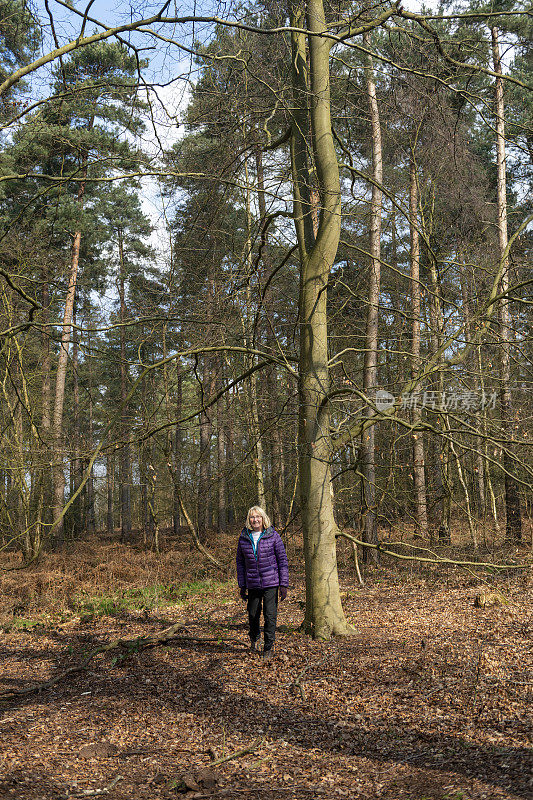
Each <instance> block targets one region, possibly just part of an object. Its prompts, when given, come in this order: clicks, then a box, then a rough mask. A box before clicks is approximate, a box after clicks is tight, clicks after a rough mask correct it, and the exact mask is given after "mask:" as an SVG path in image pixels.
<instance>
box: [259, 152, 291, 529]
mask: <svg viewBox="0 0 533 800" xmlns="http://www.w3.org/2000/svg"><path fill="white" fill-rule="evenodd" d="M255 166H256V173H257V199H258V205H259V219H260V225H261V230H262V231H263V233H262V236H261V253H262V261H263V282H264V284H265V286H267V284H268V288H265V290H264V293H263V299H262V304H263V309H262V310H263V314H264V315H265V316H266V317H267V322H266V325H265V339H266V344H267V347H268V348H269V350H270V351H272V352H273V351H274V350H275V347H276V335H275V331H274V323H273V320H272V315H271V314H270V311H271V307H272V305H273V302H272V301H273V299H274V298H273V291H272V284H271V283H270V282H269V280H270V277H271V275H272V263H271V259H270V253H269V249H268V233H267V231H266V230H263V229H264V225H265V221H266V218H267V208H266V200H265V176H264V168H263V151H262V149H261V147H260V146H259V145H258V146H257V147H256V150H255ZM266 383H267V387H268V404H269V406H270V412H271V415H272V417H275V416H276V415H277V405H278V404H277V399H278V381H277V376H276V369H275V368H269V369H268V370H267V377H266ZM270 445H271V455H272V458H271V496H272V519H273V520H274V522H275V524H276V525H278V526H280V525H281V520H282V518H283V486H284V482H285V481H284V463H283V445H282V439H281V431H280V425H279V424H278V421H276V422H274V424H273V427H272V429H271V434H270Z"/></svg>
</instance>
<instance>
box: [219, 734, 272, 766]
mask: <svg viewBox="0 0 533 800" xmlns="http://www.w3.org/2000/svg"><path fill="white" fill-rule="evenodd" d="M264 741H265V737H264V736H263V737H262V738H261V739H256V740H255V742H253V743H252V744H251V745H249V746H248V747H244V748H243V749H242V750H235V751H234V752H233V753H229V755H227V756H222V758H217V759H215V761H210V762H209V764H207V765H206V767H218V765H219V764H223V763H224V762H225V761H231V760H232V759H234V758H240V757H241V756H245V755H246V754H247V753H253V752H254V751H255V750H257V748H258V747H260V746H261V745H262V744H263V742H264Z"/></svg>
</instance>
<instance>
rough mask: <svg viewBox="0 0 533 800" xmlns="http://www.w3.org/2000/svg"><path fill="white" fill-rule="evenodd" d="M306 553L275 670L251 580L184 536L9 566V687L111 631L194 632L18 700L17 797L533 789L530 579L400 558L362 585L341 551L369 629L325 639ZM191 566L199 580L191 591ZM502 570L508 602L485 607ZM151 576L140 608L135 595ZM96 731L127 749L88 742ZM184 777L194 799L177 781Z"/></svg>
mask: <svg viewBox="0 0 533 800" xmlns="http://www.w3.org/2000/svg"><path fill="white" fill-rule="evenodd" d="M229 541H230V540H229V539H228V540H227V543H228V547H229ZM223 545H224V543H221V545H220V548H221V547H222V546H223ZM220 548H219V552H222V550H221V549H220ZM463 555H464V553H463ZM522 556H523V558H524V559H526V560H527V557H528V553H527V551H526V550H524V551H523V552H522V554H518V556H517V554H516V552H515V553H514V554H513V557H514V558H516V557H522ZM289 557H290V561H291V566H292V572H291V575H292V579H293V580H292V585H291V589H290V593H289V597H288V599H287V601H286V602H285V603H282V604H280V612H279V618H278V625H279V626H280V630H279V633H278V638H277V643H276V652H277V655H276V657H275V659H273V660H272V661H271V662H269V663H267V664H263V663H262V661H261V660H260V658H259V657H258V656H255V655H253V654H251V653H250V651H249V647H248V640H247V635H246V626H245V606H244V603H242V602H241V601H240V600H238V599H237V598H238V595H237V592H236V590H235V581H234V579H233V578H230V577H229V576H228V579H226V578H224V579H223V580H222V581H220V582H219V581H217V579H216V576H215V575H214V574H212V575H211V579H210V578H209V576H208V575H206V573H204V574H203V576H202V569H203V567H202V566H201V562H200V561H199V560H198V559H199V557H197V556H196V554H191V553H190V548H189V545H188V544H187V543H185V542H184V543H182V544H181V545H175V546H173V548H172V549H170V550H169V551H168V552H166V553H164V554H163V555H162V556H161V558H157V557H156V556H155V555H153V554H152V553H143V552H141V551H140V550H139V549H138V548H137V549H136V548H131V547H126V546H123V545H118V544H116V543H112V542H110V541H107V542H106V541H104V540H98V539H97V538H96V537H95V538H94V540H91V542H90V543H85V544H83V545H81V544H80V545H77V546H76V548H74V550H72V551H71V552H68V551H67V552H65V553H63V554H61V555H55V556H47V557H46V559H45V563H44V564H43V565H42V566H41V565H40V566H38V567H35V568H33V571H29V572H28V571H25V572H7V573H4V574H3V576H2V577H1V578H0V591H1V593H2V595H1V598H2V599H1V601H0V603H1V606H2V609H3V610H2V614H1V615H0V623H2V624H3V626H4V628H3V630H4V632H3V633H2V640H1V658H0V691H5V690H6V689H11V688H13V687H24V686H27V685H29V684H31V683H34V682H36V681H40V680H43V681H44V680H47V679H48V678H50V677H51V676H52V675H54V674H55V673H56V672H57V671H61V670H64V669H66V668H68V667H69V666H72V665H74V664H76V663H78V662H79V661H80V660H81V659H82V657H83V655H84V654H85V653H87V652H88V651H89V650H90V649H92V648H94V647H96V646H97V645H99V644H102V643H105V642H107V641H111V640H112V639H117V638H121V637H124V638H131V637H134V636H137V635H139V636H146V635H148V634H156V633H157V632H158V631H160V630H162V629H163V628H166V627H168V626H169V625H172V624H173V623H176V622H181V623H182V624H183V629H182V630H180V632H179V634H178V635H177V636H176V637H175V638H174V639H173V640H172V641H171V642H170V643H168V644H167V645H165V646H159V647H155V648H152V649H149V650H144V651H142V652H138V653H136V654H134V655H131V656H129V657H128V658H126V659H124V660H122V661H118V662H117V660H116V653H113V652H110V653H108V654H104V655H101V656H98V657H96V658H95V659H94V660H93V662H92V663H91V664H90V666H89V668H88V669H87V670H86V671H84V672H81V673H78V674H73V675H71V676H68V677H66V678H65V679H64V680H63V681H61V682H60V683H59V684H57V685H56V686H54V687H52V688H50V689H47V690H45V691H42V692H40V693H39V694H35V695H31V696H28V697H25V698H20V699H15V700H13V699H9V700H4V701H2V702H0V737H1V738H0V742H1V744H0V798H2V800H3V799H4V798H6V800H7V798H9V799H10V800H41V799H42V800H52V798H54V799H55V798H70V797H90V796H92V797H98V796H103V797H109V798H110V800H122V799H124V800H126V799H127V800H131V799H132V798H135V800H144V799H145V798H146V800H148V799H149V798H150V800H152V799H153V800H156V798H168V797H180V796H181V797H184V796H185V797H189V798H192V797H195V798H201V797H202V798H203V797H213V798H222V797H226V798H257V799H258V800H274V798H275V799H276V800H277V799H278V798H294V800H300V798H302V800H303V799H304V798H305V800H309V799H310V798H343V797H344V798H383V800H403V798H409V799H410V800H478V799H479V798H489V799H490V800H492V799H494V800H496V798H507V799H510V798H513V799H514V798H532V797H533V751H532V749H531V744H532V741H531V735H532V726H531V722H532V720H531V716H530V713H531V708H532V705H533V704H532V700H533V674H532V670H531V666H532V651H531V645H532V633H533V617H532V610H533V599H532V596H531V595H532V593H531V579H530V577H529V574H530V573H529V574H528V573H527V572H521V573H518V574H514V575H510V574H509V573H507V575H506V576H505V577H499V578H495V577H493V576H492V577H491V578H489V579H486V578H483V577H482V576H480V575H478V576H475V575H473V574H472V573H465V572H460V573H458V572H457V571H454V572H452V571H450V570H448V571H445V572H443V571H442V570H441V571H440V572H439V573H438V572H437V571H436V570H435V571H433V570H430V569H427V568H426V570H421V569H419V568H417V567H413V566H410V567H409V568H406V567H404V566H402V565H398V564H396V563H394V564H391V562H390V561H388V562H387V563H386V564H385V565H384V566H382V567H379V568H376V569H367V574H366V585H365V587H363V588H357V587H356V585H355V581H354V578H353V571H352V569H351V568H350V565H349V561H348V560H346V563H345V564H344V565H343V562H342V559H341V583H342V587H343V591H344V592H345V596H344V605H345V609H346V612H347V616H348V617H349V619H350V621H351V622H352V623H353V625H354V628H355V633H354V635H353V636H352V637H350V638H346V639H337V640H332V641H331V642H328V643H320V642H313V641H312V640H311V639H309V638H308V637H306V636H304V635H302V634H300V633H299V632H298V630H297V626H298V624H299V623H300V621H301V619H302V605H303V599H304V589H303V576H302V572H301V566H299V564H301V560H300V554H299V552H298V550H297V548H293V550H292V551H291V550H290V551H289ZM5 565H6V564H5V563H4V566H5ZM191 569H195V570H196V576H197V579H196V581H195V582H192V583H191V582H189V583H188V584H185V583H184V582H185V580H186V578H185V575H186V574H189V575H190V570H191ZM484 580H487V581H489V583H490V587H491V588H498V589H499V590H500V591H501V592H502V593H503V594H504V595H505V597H506V598H507V599H508V600H509V604H508V605H505V606H499V607H493V608H485V609H477V608H475V607H474V605H473V600H474V596H475V594H476V593H477V592H478V591H479V590H480V589H482V588H483V587H484V586H486V585H487V584H485V583H484ZM189 581H190V579H189ZM135 582H137V583H135ZM135 585H137V586H139V587H140V589H139V591H140V592H141V595H142V597H143V598H144V600H143V602H142V603H140V602H138V597H137V601H135V602H134V601H133V600H131V597H130V595H131V591H132V587H134V586H135ZM154 586H156V587H158V588H157V589H156V590H154V588H153V587H154ZM117 587H119V588H118V589H117ZM128 587H129V588H128ZM111 589H113V591H115V595H114V598H115V600H114V601H113V602H112V601H110V600H109V597H110V596H111V594H110V593H111ZM141 590H142V591H141ZM128 592H130V594H128ZM106 593H107V594H106ZM141 595H139V596H141ZM106 597H107V598H108V599H107V600H105V598H106ZM128 597H130V600H129V601H128V602H126V600H127V598H128ZM95 598H96V599H95ZM113 603H114V605H113ZM135 603H137V606H138V608H134V607H131V608H128V607H127V606H128V604H129V605H130V606H135ZM105 611H107V613H103V612H105ZM298 676H300V679H299V683H300V686H301V690H300V688H299V687H298V685H297V684H295V683H294V681H295V679H297V678H298ZM258 741H259V743H258ZM97 743H100V744H106V745H112V746H111V747H109V746H108V747H107V750H106V748H105V747H104V748H101V752H99V750H98V748H88V749H87V746H88V745H95V744H97ZM254 744H256V745H257V746H256V749H255V750H253V751H252V752H248V753H245V754H244V755H241V756H239V757H236V758H234V759H232V760H229V761H226V762H224V763H222V764H220V765H219V766H215V767H213V768H212V774H209V773H201V771H200V770H201V768H202V767H206V766H207V765H208V764H209V763H210V762H211V761H213V760H216V759H218V758H220V757H222V756H224V755H228V754H230V753H232V752H234V751H239V750H242V749H244V748H249V747H251V746H253V745H254ZM84 748H85V749H84ZM184 775H185V776H186V777H185V782H186V783H188V784H189V789H188V790H186V789H185V786H183V785H182V786H181V789H182V791H183V793H182V794H180V793H179V791H178V789H179V788H180V787H179V786H178V788H170V787H171V783H172V781H173V780H177V782H178V783H179V781H180V779H181V778H183V776H184ZM202 778H204V780H203V781H202ZM195 784H197V785H195ZM108 787H110V788H109V790H108V791H107V792H106V791H104V792H102V791H101V790H106V788H108Z"/></svg>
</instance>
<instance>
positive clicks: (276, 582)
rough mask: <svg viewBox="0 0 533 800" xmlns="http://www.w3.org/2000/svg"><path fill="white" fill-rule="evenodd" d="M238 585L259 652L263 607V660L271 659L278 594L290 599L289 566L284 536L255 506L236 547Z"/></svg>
mask: <svg viewBox="0 0 533 800" xmlns="http://www.w3.org/2000/svg"><path fill="white" fill-rule="evenodd" d="M237 582H238V584H239V589H240V590H241V597H242V599H243V600H248V620H249V623H250V640H251V642H252V651H253V652H258V650H259V636H260V621H261V606H263V616H264V618H265V625H264V636H265V643H264V648H263V658H264V659H265V660H267V659H270V658H272V654H273V653H272V651H273V647H274V640H275V638H276V619H277V616H278V590H279V596H280V597H281V599H282V600H285V598H286V597H287V589H288V586H289V562H288V561H287V553H286V552H285V548H284V546H283V542H282V541H281V536H280V535H279V533H277V532H276V531H275V530H274V528H273V527H272V526H271V524H270V520H269V518H268V517H267V515H266V514H265V512H264V511H263V509H262V508H260V507H259V506H252V508H251V509H250V510H249V511H248V515H247V517H246V527H245V528H243V529H242V532H241V535H240V537H239V544H238V545H237Z"/></svg>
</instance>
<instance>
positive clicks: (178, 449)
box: [172, 361, 183, 536]
mask: <svg viewBox="0 0 533 800" xmlns="http://www.w3.org/2000/svg"><path fill="white" fill-rule="evenodd" d="M182 398H183V377H182V374H181V364H180V363H179V361H178V362H177V364H176V420H177V423H176V425H175V426H174V436H173V439H172V530H173V533H174V536H179V532H180V520H181V511H180V501H179V498H180V492H179V488H180V482H181V460H182V449H183V433H182V429H181V423H180V421H179V420H180V419H181V415H182Z"/></svg>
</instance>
